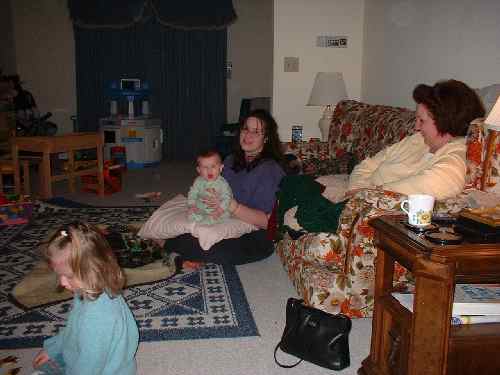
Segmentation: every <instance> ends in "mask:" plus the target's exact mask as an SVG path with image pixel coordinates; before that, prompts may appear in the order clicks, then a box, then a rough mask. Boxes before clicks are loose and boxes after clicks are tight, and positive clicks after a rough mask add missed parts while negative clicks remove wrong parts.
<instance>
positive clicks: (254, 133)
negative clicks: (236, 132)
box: [241, 126, 264, 136]
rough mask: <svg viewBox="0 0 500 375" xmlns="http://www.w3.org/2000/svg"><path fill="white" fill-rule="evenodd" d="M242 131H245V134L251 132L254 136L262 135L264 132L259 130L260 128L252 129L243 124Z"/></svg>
mask: <svg viewBox="0 0 500 375" xmlns="http://www.w3.org/2000/svg"><path fill="white" fill-rule="evenodd" d="M241 132H242V133H245V134H251V135H253V136H261V135H263V134H264V131H262V130H258V129H253V130H252V129H249V128H248V127H246V126H243V127H242V128H241Z"/></svg>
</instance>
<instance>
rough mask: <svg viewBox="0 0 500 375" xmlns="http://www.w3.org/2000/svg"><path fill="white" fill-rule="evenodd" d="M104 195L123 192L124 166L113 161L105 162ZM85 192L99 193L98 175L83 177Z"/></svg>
mask: <svg viewBox="0 0 500 375" xmlns="http://www.w3.org/2000/svg"><path fill="white" fill-rule="evenodd" d="M103 175H104V194H106V195H110V194H113V193H117V192H119V191H121V190H122V166H121V165H119V164H113V162H112V161H109V160H108V161H105V162H104V173H103ZM81 180H82V183H83V187H82V190H83V191H87V192H91V193H96V194H97V192H98V188H97V186H98V181H97V174H88V175H84V176H82V177H81Z"/></svg>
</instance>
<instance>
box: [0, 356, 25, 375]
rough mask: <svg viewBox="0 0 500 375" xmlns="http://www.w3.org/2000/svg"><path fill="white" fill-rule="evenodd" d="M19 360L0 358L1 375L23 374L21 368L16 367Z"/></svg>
mask: <svg viewBox="0 0 500 375" xmlns="http://www.w3.org/2000/svg"><path fill="white" fill-rule="evenodd" d="M18 360H19V358H17V357H14V356H13V355H9V356H7V357H4V358H0V374H1V375H4V374H5V375H17V374H19V373H20V372H21V367H14V366H15V365H16V364H17V361H18Z"/></svg>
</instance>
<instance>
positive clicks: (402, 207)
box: [401, 199, 410, 215]
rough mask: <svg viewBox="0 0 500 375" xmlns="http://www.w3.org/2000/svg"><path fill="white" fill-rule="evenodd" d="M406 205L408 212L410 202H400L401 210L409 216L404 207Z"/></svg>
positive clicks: (406, 200)
mask: <svg viewBox="0 0 500 375" xmlns="http://www.w3.org/2000/svg"><path fill="white" fill-rule="evenodd" d="M406 204H407V205H408V210H409V209H410V202H408V199H405V200H404V201H402V202H401V210H402V211H403V212H404V213H406V214H407V215H409V214H410V213H409V212H408V211H407V210H406V209H405V207H404V206H405V205H406Z"/></svg>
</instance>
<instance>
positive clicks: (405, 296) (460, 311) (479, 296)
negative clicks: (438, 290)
mask: <svg viewBox="0 0 500 375" xmlns="http://www.w3.org/2000/svg"><path fill="white" fill-rule="evenodd" d="M392 296H393V297H394V298H396V299H397V300H398V301H399V303H400V304H401V305H403V306H404V307H405V308H407V309H408V310H410V311H413V297H414V296H413V294H411V293H392ZM452 315H453V316H456V317H459V316H470V315H473V316H496V317H498V321H500V284H456V285H455V296H454V301H453V310H452ZM492 319H495V318H488V319H483V320H485V321H486V320H490V321H491V320H492ZM463 320H464V321H465V320H469V321H468V323H473V321H474V320H475V321H477V322H479V320H481V319H463Z"/></svg>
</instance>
